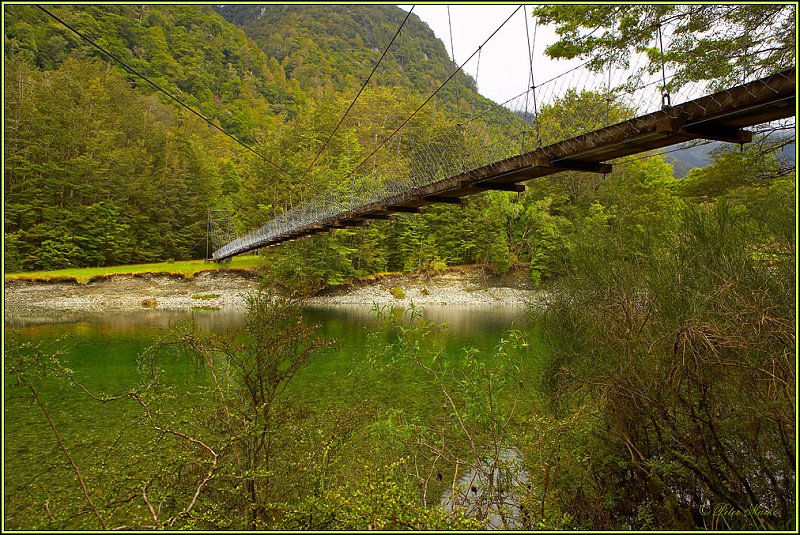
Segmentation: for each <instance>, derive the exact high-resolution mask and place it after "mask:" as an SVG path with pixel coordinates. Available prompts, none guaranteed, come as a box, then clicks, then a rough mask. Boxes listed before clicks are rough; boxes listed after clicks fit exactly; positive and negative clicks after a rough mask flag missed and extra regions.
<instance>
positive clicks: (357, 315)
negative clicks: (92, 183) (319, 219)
mask: <svg viewBox="0 0 800 535" xmlns="http://www.w3.org/2000/svg"><path fill="white" fill-rule="evenodd" d="M391 310H392V312H393V313H394V314H395V315H396V316H402V315H407V314H406V311H405V309H403V308H402V307H400V308H394V309H391ZM420 310H422V314H423V317H424V318H425V319H427V320H430V321H433V322H436V323H446V324H447V326H448V331H449V332H450V333H451V334H453V335H455V336H458V337H461V336H462V335H469V334H470V333H482V332H491V331H502V330H504V329H508V328H512V327H522V326H523V325H524V321H525V308H524V307H523V306H510V305H428V306H426V307H423V308H421V309H420ZM304 311H305V315H306V317H308V318H309V319H310V320H312V321H315V322H320V323H323V324H325V323H326V322H327V321H329V320H334V319H335V320H336V321H339V322H343V323H344V324H350V325H353V326H359V327H360V326H370V325H374V324H376V323H377V322H376V315H375V311H374V310H373V309H372V307H370V306H369V305H314V306H309V307H305V308H304ZM186 320H192V321H194V322H195V323H196V324H197V326H198V327H200V328H201V329H204V330H209V331H217V330H228V329H235V328H239V327H241V326H242V325H243V324H244V312H243V311H242V310H239V309H230V310H225V309H219V310H209V309H202V308H197V309H194V310H191V311H185V310H135V311H109V312H64V311H43V312H41V313H38V314H28V315H25V316H15V317H6V318H5V326H6V328H7V329H12V330H22V331H24V330H26V329H30V328H33V327H36V326H43V325H63V326H66V325H69V324H88V325H94V326H96V328H97V329H98V330H102V331H108V330H119V331H129V330H138V329H142V330H151V329H152V330H165V329H170V328H172V327H174V326H175V325H177V324H178V323H180V322H182V321H186Z"/></svg>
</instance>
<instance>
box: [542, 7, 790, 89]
mask: <svg viewBox="0 0 800 535" xmlns="http://www.w3.org/2000/svg"><path fill="white" fill-rule="evenodd" d="M533 15H534V16H536V17H538V21H539V23H541V24H554V25H555V26H556V32H557V33H558V35H559V36H560V39H559V40H558V41H557V42H555V43H553V44H552V45H550V46H548V47H547V49H546V53H547V55H548V56H550V57H552V58H569V59H571V58H581V59H589V60H590V63H589V66H590V68H593V69H595V70H598V71H600V70H603V69H604V68H606V67H607V66H609V65H613V66H616V67H620V68H627V67H628V66H629V62H630V59H631V57H632V54H635V53H643V54H646V55H647V57H648V58H649V60H650V63H649V65H648V66H646V67H645V69H646V70H647V71H648V72H650V73H654V72H657V71H658V70H659V69H660V68H661V61H662V60H663V61H664V64H665V67H666V68H667V69H669V70H670V71H673V72H674V77H673V78H672V80H670V82H669V87H671V88H674V89H677V88H680V87H682V86H683V85H685V84H686V83H688V82H691V81H699V80H711V81H713V82H714V87H715V88H717V89H721V88H726V87H730V86H732V85H736V84H737V83H740V82H741V80H742V78H743V75H745V76H747V77H763V76H766V75H769V74H772V73H774V72H777V71H778V70H780V69H783V68H789V67H790V66H792V65H794V62H795V49H796V46H795V17H796V13H795V6H794V5H791V4H749V5H737V6H729V5H712V4H703V5H668V4H658V5H626V6H621V5H620V6H613V5H608V6H604V5H586V6H573V5H560V6H542V7H538V8H536V9H535V10H534V11H533ZM659 26H660V27H661V28H662V39H661V40H662V42H663V43H664V45H665V47H664V54H663V56H662V54H661V51H660V46H659V33H658V31H659ZM709 28H714V29H715V31H713V32H709V31H708V30H709ZM637 76H638V75H637V73H632V75H631V80H633V79H635V78H637Z"/></svg>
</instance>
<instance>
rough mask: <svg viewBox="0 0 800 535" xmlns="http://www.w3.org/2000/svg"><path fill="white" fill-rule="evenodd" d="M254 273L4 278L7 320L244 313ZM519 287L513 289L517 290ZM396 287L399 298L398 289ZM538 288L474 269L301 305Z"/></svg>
mask: <svg viewBox="0 0 800 535" xmlns="http://www.w3.org/2000/svg"><path fill="white" fill-rule="evenodd" d="M257 285H258V281H257V279H256V277H255V276H254V275H252V274H245V273H225V272H212V271H209V272H202V273H199V274H196V275H195V276H194V277H191V278H181V277H173V276H167V275H156V274H154V275H136V276H133V275H114V276H110V277H108V278H106V279H104V280H100V281H95V282H89V283H87V284H79V283H75V282H56V283H41V282H29V281H17V280H8V281H6V282H5V284H4V309H5V315H6V317H9V316H14V315H20V314H26V313H31V312H37V311H38V312H43V311H60V312H65V311H69V312H103V311H131V310H141V309H165V310H186V309H196V308H206V309H225V310H234V309H244V308H245V306H246V296H247V294H248V293H251V292H253V291H255V290H256V288H257ZM518 286H519V285H518ZM398 288H399V289H400V292H398V291H397V289H398ZM541 297H542V293H541V292H540V291H537V290H532V289H526V288H520V287H512V284H509V282H508V281H504V282H498V281H494V280H491V279H490V278H487V277H486V276H485V275H484V274H483V273H482V272H479V271H477V270H474V269H471V270H463V269H462V270H452V271H451V270H448V271H447V272H445V273H442V274H439V275H436V276H433V277H424V276H419V275H404V274H392V275H388V276H384V277H380V278H377V279H375V280H372V281H362V282H359V283H358V284H354V285H348V286H342V287H336V288H332V289H328V290H327V291H326V292H323V293H322V295H317V296H314V297H310V298H307V299H306V302H307V303H308V304H311V305H337V304H342V305H373V304H377V305H386V304H392V305H398V306H408V305H409V304H411V303H412V302H413V303H414V304H415V305H420V306H424V305H448V304H452V305H526V304H534V303H536V302H538V301H539V300H540V299H541Z"/></svg>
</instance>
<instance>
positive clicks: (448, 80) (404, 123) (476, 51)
mask: <svg viewBox="0 0 800 535" xmlns="http://www.w3.org/2000/svg"><path fill="white" fill-rule="evenodd" d="M520 8H522V6H519V7H518V8H517V9H515V10H514V12H513V13H511V15H509V16H508V18H507V19H506V20H505V21H503V23H502V24H500V26H498V27H497V28H496V29H495V30H494V31H493V32H492V34H491V35H490V36H489V37H487V38H486V40H485V41H484V42H483V44H482V45H480V46H479V47H478V49H477V50H475V52H473V53H472V54H471V55H470V56H469V57H468V58H467V59H466V61H464V63H462V64H461V65H460V66H459V67H458V68H457V69H456V70H455V71H453V72H452V74H450V76H448V77H447V79H446V80H445V81H444V82H442V84H441V85H440V86H439V87H437V88H436V90H435V91H434V92H433V93H431V95H430V96H429V97H428V98H426V99H425V101H424V102H423V103H422V104H420V105H419V107H418V108H417V109H416V110H414V112H413V113H412V114H411V115H409V116H408V117H407V118H406V120H405V121H403V122H402V123H401V124H400V126H398V127H397V128H396V129H395V130H394V132H392V133H391V134H389V135H388V136H387V137H386V139H384V140H383V141H381V143H380V144H379V145H378V146H377V147H375V150H373V151H372V152H371V153H370V154H369V155H368V156H367V157H366V158H364V159H363V160H362V161H361V163H359V164H358V165H356V166H355V167H354V168H353V169H352V170H351V171H350V172H349V173H348V174H347V176H345V177H344V178H342V180H340V181H339V182H338V183H337V184H336V186H334V187H337V186H339V185H341V184H342V182H344V181H345V180H347V179H348V178H350V177H351V176H352V175H353V174H354V173H355V172H356V171H358V169H360V168H361V166H362V165H364V163H366V162H367V161H368V160H369V159H370V158H372V156H373V155H374V154H375V153H376V152H378V151H379V150H380V148H381V147H383V146H384V145H385V144H386V143H388V142H389V140H391V139H392V138H393V137H394V136H395V135H396V134H397V133H398V132H399V131H400V130H401V129H402V128H403V127H404V126H405V125H406V124H408V122H409V121H411V119H413V118H414V116H415V115H416V114H417V113H419V111H420V110H421V109H422V108H424V107H425V105H426V104H427V103H428V102H430V101H431V100H432V99H433V97H435V96H436V95H437V94H438V93H439V91H441V90H442V88H443V87H444V86H445V85H447V83H448V82H450V80H452V79H453V77H455V75H456V74H458V73H459V72H461V70H462V69H463V68H464V65H466V64H467V63H469V62H470V61H471V60H472V58H474V57H475V54H477V53H478V52H480V50H481V48H483V47H484V46H485V45H486V43H488V42H489V41H490V40H491V39H492V38H493V37H494V36H495V35H497V32H499V31H500V30H501V29H502V28H503V26H505V25H506V23H507V22H508V21H509V20H511V17H513V16H514V15H516V14H517V11H519V10H520Z"/></svg>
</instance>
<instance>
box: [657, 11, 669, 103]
mask: <svg viewBox="0 0 800 535" xmlns="http://www.w3.org/2000/svg"><path fill="white" fill-rule="evenodd" d="M658 48H659V49H660V51H661V82H662V85H661V109H662V110H666V109H669V108H671V107H672V104H671V102H670V98H669V91H667V72H666V70H665V69H664V42H663V40H662V38H661V21H660V20H659V21H658Z"/></svg>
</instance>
